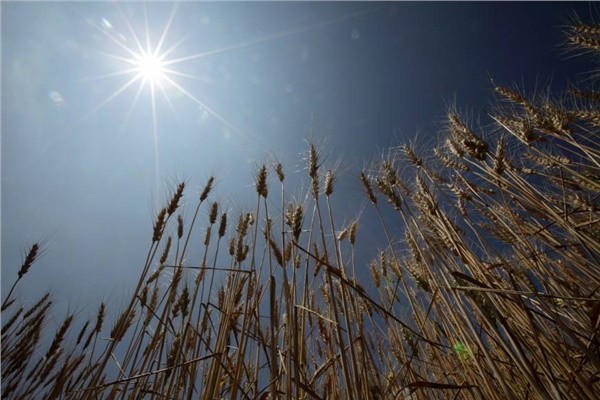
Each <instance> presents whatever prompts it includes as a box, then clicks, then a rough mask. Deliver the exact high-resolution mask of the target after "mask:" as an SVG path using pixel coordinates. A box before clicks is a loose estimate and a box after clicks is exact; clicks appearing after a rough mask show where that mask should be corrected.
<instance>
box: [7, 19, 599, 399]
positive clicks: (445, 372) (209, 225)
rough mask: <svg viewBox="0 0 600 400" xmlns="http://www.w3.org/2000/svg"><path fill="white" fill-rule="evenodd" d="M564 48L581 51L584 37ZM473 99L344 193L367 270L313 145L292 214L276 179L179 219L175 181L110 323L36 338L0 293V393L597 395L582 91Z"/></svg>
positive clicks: (587, 38)
mask: <svg viewBox="0 0 600 400" xmlns="http://www.w3.org/2000/svg"><path fill="white" fill-rule="evenodd" d="M567 38H568V40H569V42H570V43H571V44H572V45H573V46H576V47H579V48H581V49H584V50H589V51H592V52H595V54H598V52H599V51H600V26H598V25H585V24H575V25H574V26H572V28H571V29H570V30H569V31H568V32H567ZM493 89H494V90H495V92H497V102H496V103H495V105H494V107H493V109H492V111H490V112H489V114H488V115H486V116H482V120H484V119H486V120H487V121H489V123H488V124H487V125H483V126H481V127H473V126H470V124H469V123H468V121H466V120H465V119H464V118H463V117H461V115H460V114H459V112H458V111H457V110H456V109H450V110H449V111H448V115H447V124H446V126H445V128H444V129H445V131H444V139H443V140H442V142H441V143H440V144H439V146H438V147H436V148H435V149H433V150H432V151H427V152H424V151H419V150H418V149H416V148H414V147H413V146H411V145H404V146H400V147H398V148H393V149H390V151H389V153H387V154H386V156H385V157H382V158H381V159H379V160H377V161H376V162H374V163H373V166H372V167H371V168H368V169H365V170H364V171H363V172H361V173H360V175H359V176H358V177H357V181H359V182H361V184H362V187H363V188H364V193H365V196H366V201H367V202H368V203H370V206H372V207H373V209H374V212H375V214H376V215H379V217H380V222H381V225H380V229H381V234H379V235H378V236H381V237H383V238H387V241H385V242H384V243H381V244H380V248H381V249H382V250H381V252H380V254H379V255H378V256H377V257H376V258H375V259H373V260H372V261H370V262H366V263H365V262H363V261H358V260H357V257H356V254H357V252H358V249H359V248H360V246H361V243H360V238H359V237H357V236H360V235H357V231H358V232H360V229H361V226H360V225H361V221H360V220H354V221H350V223H348V224H347V225H345V226H342V225H341V224H340V222H339V221H336V220H335V219H334V217H333V215H334V212H333V210H335V207H336V201H339V199H336V190H335V189H336V187H335V182H336V174H335V171H334V170H330V169H327V167H326V166H325V165H324V163H323V157H321V154H320V153H319V151H318V149H317V148H315V146H313V145H310V146H309V149H308V152H307V157H306V171H307V172H308V177H307V178H306V179H309V181H310V187H309V191H308V193H307V195H306V197H305V200H303V201H300V202H298V201H291V200H290V199H291V198H292V197H291V196H290V195H289V193H290V192H291V190H290V188H287V187H286V179H285V178H286V176H285V173H286V170H285V166H282V165H281V164H278V163H276V164H275V165H272V166H271V165H265V166H262V167H261V168H258V170H257V171H256V173H255V189H256V203H255V204H254V205H252V206H251V208H250V209H248V211H244V212H242V213H239V214H238V215H229V214H228V213H227V212H226V211H223V210H226V209H227V208H226V207H227V206H226V205H223V204H219V203H218V202H214V201H212V200H211V197H212V196H211V195H212V194H213V186H214V178H212V177H211V178H210V179H209V180H208V182H207V183H206V185H205V186H204V189H203V190H202V192H201V193H199V194H198V195H197V197H196V201H197V206H196V209H195V212H194V213H193V217H192V218H191V219H190V220H189V221H186V220H184V219H183V218H182V217H181V216H180V215H179V214H178V209H179V206H180V203H181V199H182V196H184V192H186V190H187V188H186V185H185V183H181V184H180V185H178V186H177V187H175V188H174V191H173V195H172V197H171V199H170V200H169V201H168V202H167V204H166V205H165V207H164V208H163V209H162V210H160V211H159V212H158V215H157V217H156V221H155V223H154V229H153V231H152V232H149V233H148V238H149V241H151V246H150V249H149V251H148V255H147V258H146V263H145V265H143V266H142V267H141V274H140V278H139V282H138V284H137V287H135V289H134V290H133V294H132V296H131V299H130V301H129V304H127V305H126V306H125V307H124V308H123V309H122V310H121V312H120V315H119V316H118V317H117V318H116V319H115V320H114V321H108V320H107V318H105V317H106V315H105V314H106V309H107V306H106V305H105V304H104V303H103V304H100V305H99V307H98V311H97V315H96V316H95V317H93V318H91V319H90V320H88V321H85V320H81V321H80V320H78V318H82V316H80V315H75V314H70V315H68V316H67V317H66V318H65V319H64V321H62V323H61V324H60V326H59V328H58V330H57V331H56V333H51V334H53V336H52V340H50V341H49V343H43V341H41V340H40V338H42V337H43V335H46V334H47V333H45V331H44V328H45V326H46V324H45V323H44V322H45V321H46V320H48V318H49V315H50V314H51V313H52V299H51V297H50V296H49V294H45V295H43V296H42V297H41V298H40V300H39V301H38V302H37V303H36V304H35V305H33V306H31V307H24V306H21V305H19V303H18V302H17V301H15V300H13V298H12V297H11V295H12V291H11V293H9V294H8V295H7V296H6V297H5V299H4V301H3V304H2V314H3V325H2V398H5V399H31V398H40V399H42V398H43V399H55V398H61V399H100V398H102V399H202V400H209V399H210V400H212V399H268V398H270V399H275V398H289V399H332V398H333V399H346V398H351V399H384V398H385V399H430V398H453V399H463V398H464V399H512V398H519V399H550V398H553V399H561V398H565V399H587V398H597V397H598V393H600V338H599V334H600V330H599V325H600V318H599V314H600V293H599V288H600V269H599V268H598V266H599V265H600V201H599V196H600V141H599V137H600V136H599V133H600V131H599V129H600V108H599V107H598V104H599V102H600V93H598V92H596V91H594V90H593V88H590V87H573V88H568V89H567V90H565V92H564V93H560V95H556V96H552V95H551V94H550V93H538V94H537V95H534V96H533V97H528V96H525V95H524V94H522V93H520V92H519V91H518V90H516V89H514V88H510V87H506V86H501V85H495V87H494V88H493ZM341 200H343V199H341ZM273 204H278V205H279V206H278V207H277V208H276V209H275V210H273V209H271V208H273V207H272V205H273ZM269 206H270V207H269ZM207 217H208V218H207ZM392 225H393V226H394V227H395V229H397V227H398V226H401V227H402V229H401V231H402V232H403V234H402V235H403V237H400V238H398V237H392V234H391V229H389V227H390V226H392ZM193 232H201V233H202V236H203V238H202V240H203V241H202V242H201V243H197V238H198V237H199V235H195V236H194V237H192V236H193V235H192V233H193ZM191 247H194V248H198V247H201V248H203V251H202V256H201V257H200V258H199V259H196V258H193V259H191V258H189V257H188V253H189V252H190V248H191ZM42 251H43V248H42V247H41V246H40V245H39V244H34V245H33V246H32V247H31V249H30V251H29V253H28V254H27V255H26V257H25V260H24V263H23V265H22V267H21V269H20V271H19V274H18V279H17V282H19V281H20V280H21V278H23V276H25V275H26V274H27V273H30V268H31V267H32V264H34V262H35V261H36V259H37V258H38V257H39V255H40V252H42ZM184 260H185V261H184ZM367 264H368V265H367ZM359 276H360V277H361V280H359V278H358V277H359ZM366 276H369V277H370V279H371V282H366V281H365V277H366ZM3 278H4V277H3ZM17 282H16V283H17ZM16 283H15V284H16ZM13 288H14V287H13Z"/></svg>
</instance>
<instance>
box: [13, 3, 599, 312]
mask: <svg viewBox="0 0 600 400" xmlns="http://www.w3.org/2000/svg"><path fill="white" fill-rule="evenodd" d="M590 8H592V6H591V5H590V3H585V2H580V3H557V2H552V3H538V2H536V3H475V2H469V3H433V2H428V3H374V2H368V3H367V2H352V3H341V2H331V3H328V2H298V3H289V2H281V3H266V2H265V3H245V2H244V3H203V2H189V3H179V4H178V5H175V4H174V3H148V4H145V5H144V4H143V3H118V2H110V3H96V2H94V3H88V2H19V3H17V2H3V3H2V5H1V12H2V28H1V29H2V32H1V37H2V66H1V67H2V115H1V116H2V126H1V129H2V143H1V144H2V153H1V156H2V161H1V163H2V164H1V167H2V173H1V178H2V199H1V200H2V210H1V211H2V232H1V233H2V239H1V242H2V243H1V245H2V259H1V261H2V276H1V278H2V279H1V280H2V291H3V293H6V291H7V290H8V289H9V288H10V286H11V285H12V283H13V282H14V279H16V276H17V271H18V269H19V267H20V265H21V263H22V261H23V257H24V255H23V252H24V251H26V249H27V247H28V245H30V244H32V243H34V242H35V241H38V240H40V239H45V242H46V244H47V247H48V249H47V252H46V254H45V255H44V257H43V258H42V259H41V260H40V261H39V262H38V264H36V265H35V266H34V267H33V268H32V270H31V272H30V273H29V274H28V275H27V276H26V277H25V278H24V279H23V281H22V282H21V283H20V287H19V290H18V291H17V292H18V293H19V297H20V299H21V300H22V301H25V302H26V303H28V302H33V301H35V300H36V299H37V296H38V295H40V294H41V293H43V292H45V291H47V290H50V291H52V292H53V293H54V294H55V296H56V297H57V298H58V300H59V301H67V302H68V303H69V304H71V305H73V306H74V307H75V308H77V307H80V308H85V307H87V306H90V307H92V308H93V307H95V306H96V305H97V304H98V303H99V301H100V300H103V299H107V297H111V298H113V299H117V300H120V299H123V298H125V296H126V293H127V292H126V290H127V289H128V288H130V287H131V285H132V283H134V282H136V280H137V276H138V273H139V271H140V268H141V267H142V265H143V261H144V257H145V255H146V251H147V249H148V248H149V246H150V239H151V233H152V223H153V219H154V217H155V215H156V211H157V210H158V209H160V208H161V207H162V206H163V204H164V202H165V197H166V196H167V195H168V193H169V191H170V190H171V189H172V188H173V186H174V185H175V183H176V182H178V181H179V180H182V179H184V180H187V181H188V182H189V184H190V190H189V193H188V194H189V195H190V200H193V199H194V198H195V197H196V196H197V193H198V192H199V191H200V190H201V188H202V186H203V185H204V183H205V181H206V179H207V178H208V177H209V176H210V175H213V174H214V175H216V178H217V182H218V184H217V189H216V192H215V193H216V194H215V196H216V197H215V199H217V200H221V201H224V202H225V203H226V204H227V206H228V207H230V209H231V210H232V211H234V212H235V211H239V210H240V209H241V208H243V207H244V206H248V207H250V204H253V203H250V202H253V201H254V190H253V187H252V183H253V174H254V173H255V171H256V170H257V169H258V167H259V166H260V165H261V164H262V163H264V162H270V161H272V159H273V157H275V158H277V159H278V160H280V161H282V162H283V164H284V167H285V169H286V172H287V173H288V175H291V174H292V173H293V172H294V171H297V170H301V169H302V153H303V152H305V151H306V148H307V145H306V140H313V141H315V142H316V143H317V145H323V146H324V149H325V153H326V154H330V156H329V158H328V161H329V162H331V163H335V162H336V161H337V160H340V161H339V163H340V171H341V172H343V173H344V174H345V175H344V176H342V177H341V178H340V181H339V182H340V183H339V192H337V193H336V195H337V196H340V197H341V198H342V199H343V200H341V201H340V209H339V210H340V212H341V213H342V215H344V213H345V214H346V218H347V219H348V220H349V219H351V218H353V217H355V216H356V215H357V214H358V212H359V211H360V208H361V207H362V205H364V203H365V199H364V196H363V194H362V192H361V190H360V184H359V183H358V180H357V179H356V177H357V176H358V172H359V171H360V169H361V168H362V167H364V166H365V165H366V164H367V163H368V161H369V160H370V159H372V158H373V157H375V156H377V154H381V153H382V152H383V151H385V149H386V148H388V147H389V146H390V145H398V144H401V143H402V142H403V141H407V140H415V138H416V143H417V145H418V146H420V147H421V148H427V147H428V146H430V145H431V144H432V143H435V140H436V138H437V137H438V134H437V129H438V128H439V127H440V126H441V125H442V124H443V116H444V114H445V110H446V108H447V107H448V105H451V104H453V103H456V104H457V105H458V109H459V110H462V111H466V112H470V113H472V114H473V115H477V114H478V113H483V112H484V111H485V109H486V107H488V106H489V102H490V99H491V98H492V94H491V80H492V79H493V80H494V81H496V82H498V83H500V84H502V85H505V86H511V85H513V84H517V85H518V86H519V87H520V88H522V89H524V90H525V93H532V92H534V91H535V90H539V89H540V88H543V87H545V86H546V85H548V84H551V85H552V87H554V88H557V89H562V88H565V87H566V83H567V82H569V81H575V80H577V79H581V78H584V77H585V76H584V75H582V74H583V73H585V72H587V71H589V70H590V67H589V64H587V62H588V60H585V59H582V58H568V56H567V55H566V54H565V52H564V48H563V47H561V46H560V43H561V41H562V36H561V29H562V26H564V25H565V24H567V23H568V22H569V16H570V15H572V13H573V12H576V13H577V14H578V15H580V16H582V17H584V18H588V17H589V16H590V15H593V12H592V11H591V10H590ZM169 21H170V23H169ZM163 33H164V40H163V42H162V43H163V44H162V47H161V49H163V50H165V51H167V52H168V53H167V56H166V58H165V59H166V60H171V61H172V64H169V66H168V68H169V69H172V70H173V71H175V72H172V73H170V74H169V75H168V76H169V79H171V80H172V81H171V82H169V81H168V80H167V81H164V80H163V81H162V82H161V83H157V84H156V85H155V87H154V91H153V90H152V88H151V85H150V84H149V83H146V84H144V85H142V81H143V79H140V80H134V78H135V74H136V73H135V72H134V71H129V70H131V68H132V66H131V64H129V63H128V62H127V59H131V58H132V57H133V56H134V54H135V53H139V51H140V49H139V47H138V44H137V42H136V41H139V42H140V43H142V45H143V46H142V47H143V48H145V47H146V45H147V42H146V41H147V38H148V37H149V38H150V47H151V48H155V47H156V46H157V44H158V43H159V42H160V41H161V36H162V35H163ZM128 49H129V51H132V52H129V51H128ZM153 92H154V93H153ZM324 138H326V144H325V143H324V142H325V139H324ZM301 185H302V182H301V181H298V188H297V189H298V190H297V191H296V193H294V194H298V195H299V194H300V188H301ZM192 207H193V205H192V206H189V207H186V206H184V207H183V208H182V211H183V213H184V215H188V214H189V213H190V212H191V209H192ZM348 214H350V215H348ZM188 216H189V215H188ZM364 226H367V227H368V226H369V225H368V223H367V224H365V225H364ZM366 253H368V251H366Z"/></svg>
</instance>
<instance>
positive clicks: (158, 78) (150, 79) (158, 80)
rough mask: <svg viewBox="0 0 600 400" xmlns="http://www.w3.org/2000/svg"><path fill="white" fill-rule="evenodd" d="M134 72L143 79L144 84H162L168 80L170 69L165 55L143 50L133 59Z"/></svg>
mask: <svg viewBox="0 0 600 400" xmlns="http://www.w3.org/2000/svg"><path fill="white" fill-rule="evenodd" d="M132 63H133V65H134V68H135V70H134V73H136V74H137V77H138V79H142V84H146V83H149V84H151V85H159V86H160V85H161V84H162V83H164V82H165V81H166V80H167V77H168V69H167V63H166V62H165V61H164V56H161V55H159V54H152V53H147V52H141V53H140V54H136V55H135V57H134V58H133V59H132Z"/></svg>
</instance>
